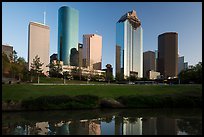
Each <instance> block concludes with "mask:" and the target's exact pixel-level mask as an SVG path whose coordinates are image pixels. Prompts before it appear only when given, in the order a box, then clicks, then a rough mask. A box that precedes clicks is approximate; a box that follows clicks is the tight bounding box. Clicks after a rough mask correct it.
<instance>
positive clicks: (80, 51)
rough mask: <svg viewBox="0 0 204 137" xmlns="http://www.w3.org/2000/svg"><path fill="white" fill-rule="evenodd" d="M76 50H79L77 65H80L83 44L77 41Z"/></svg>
mask: <svg viewBox="0 0 204 137" xmlns="http://www.w3.org/2000/svg"><path fill="white" fill-rule="evenodd" d="M78 52H79V61H78V65H79V67H82V65H83V64H82V52H83V44H81V43H79V44H78Z"/></svg>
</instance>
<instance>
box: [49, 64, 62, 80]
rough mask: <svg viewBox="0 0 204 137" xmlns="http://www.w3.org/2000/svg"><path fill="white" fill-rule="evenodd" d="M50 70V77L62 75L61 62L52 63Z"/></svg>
mask: <svg viewBox="0 0 204 137" xmlns="http://www.w3.org/2000/svg"><path fill="white" fill-rule="evenodd" d="M49 69H50V70H49V75H50V76H51V77H59V76H60V75H61V73H62V65H61V64H60V61H56V62H52V63H50V66H49Z"/></svg>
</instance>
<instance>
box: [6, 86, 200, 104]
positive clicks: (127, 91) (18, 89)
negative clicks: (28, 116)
mask: <svg viewBox="0 0 204 137" xmlns="http://www.w3.org/2000/svg"><path fill="white" fill-rule="evenodd" d="M58 95H67V96H77V95H95V96H98V97H102V98H115V99H116V98H118V97H121V96H138V95H142V96H146V95H147V96H157V95H167V96H168V95H173V96H177V95H179V96H180V95H181V96H195V97H201V96H202V85H172V86H169V85H30V84H14V85H2V100H3V101H8V100H14V101H19V100H25V99H29V98H33V99H34V98H37V97H41V96H58Z"/></svg>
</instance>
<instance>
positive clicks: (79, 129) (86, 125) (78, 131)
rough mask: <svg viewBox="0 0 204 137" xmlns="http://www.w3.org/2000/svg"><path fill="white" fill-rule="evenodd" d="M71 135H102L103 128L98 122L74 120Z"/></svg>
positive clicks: (71, 125)
mask: <svg viewBox="0 0 204 137" xmlns="http://www.w3.org/2000/svg"><path fill="white" fill-rule="evenodd" d="M70 134H71V135H100V134H101V126H100V122H99V121H98V120H80V121H78V120H74V121H72V122H71V123H70Z"/></svg>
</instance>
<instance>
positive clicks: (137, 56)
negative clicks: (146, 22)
mask: <svg viewBox="0 0 204 137" xmlns="http://www.w3.org/2000/svg"><path fill="white" fill-rule="evenodd" d="M135 73H137V74H138V77H142V76H143V30H142V27H141V22H140V20H139V19H138V17H137V15H136V11H134V10H133V11H130V12H128V13H126V14H125V15H123V16H122V17H121V18H120V19H119V21H118V22H117V23H116V76H118V75H119V76H121V75H122V76H123V77H124V78H127V77H129V76H130V75H132V74H135Z"/></svg>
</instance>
